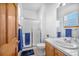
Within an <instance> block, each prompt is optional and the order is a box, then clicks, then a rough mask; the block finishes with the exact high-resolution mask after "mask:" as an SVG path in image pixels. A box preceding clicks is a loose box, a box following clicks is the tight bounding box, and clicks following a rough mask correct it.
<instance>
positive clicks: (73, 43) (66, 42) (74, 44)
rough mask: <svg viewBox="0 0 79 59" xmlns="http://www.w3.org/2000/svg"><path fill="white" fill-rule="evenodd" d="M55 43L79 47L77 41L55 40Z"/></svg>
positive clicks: (70, 47)
mask: <svg viewBox="0 0 79 59" xmlns="http://www.w3.org/2000/svg"><path fill="white" fill-rule="evenodd" d="M55 44H56V45H58V46H61V47H63V48H67V49H78V48H79V47H78V45H77V44H76V42H75V41H71V42H68V41H65V40H55Z"/></svg>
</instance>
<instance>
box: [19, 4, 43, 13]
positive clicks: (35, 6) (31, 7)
mask: <svg viewBox="0 0 79 59" xmlns="http://www.w3.org/2000/svg"><path fill="white" fill-rule="evenodd" d="M20 5H21V6H22V8H23V9H27V10H32V11H38V10H39V9H40V7H41V6H42V3H22V4H20Z"/></svg>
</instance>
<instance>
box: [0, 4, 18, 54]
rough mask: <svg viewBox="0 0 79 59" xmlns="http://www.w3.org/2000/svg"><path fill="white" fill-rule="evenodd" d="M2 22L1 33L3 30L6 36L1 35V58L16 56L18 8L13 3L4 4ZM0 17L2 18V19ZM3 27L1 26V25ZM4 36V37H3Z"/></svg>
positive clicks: (2, 6)
mask: <svg viewBox="0 0 79 59" xmlns="http://www.w3.org/2000/svg"><path fill="white" fill-rule="evenodd" d="M0 6H1V7H0V8H1V9H0V10H1V11H0V12H2V13H1V16H3V17H2V18H1V20H0V22H2V23H3V25H2V26H3V27H2V26H0V28H1V29H0V31H1V30H2V29H3V31H4V34H0V38H1V39H2V38H3V37H4V38H3V39H2V40H1V39H0V42H1V43H0V45H1V46H0V55H1V56H15V55H17V53H18V51H17V50H18V49H17V47H18V37H17V28H18V27H17V6H16V5H15V4H13V3H9V4H2V5H0ZM1 16H0V17H1ZM0 25H1V24H0ZM1 36H2V37H1Z"/></svg>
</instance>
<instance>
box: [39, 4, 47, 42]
mask: <svg viewBox="0 0 79 59" xmlns="http://www.w3.org/2000/svg"><path fill="white" fill-rule="evenodd" d="M45 7H46V6H45V5H44V4H43V5H42V6H41V8H40V10H39V12H38V16H39V19H40V29H41V42H44V39H45V38H46V19H45V18H46V17H45V15H46V12H45Z"/></svg>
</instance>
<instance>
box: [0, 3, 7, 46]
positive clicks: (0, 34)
mask: <svg viewBox="0 0 79 59" xmlns="http://www.w3.org/2000/svg"><path fill="white" fill-rule="evenodd" d="M5 43H6V4H2V3H0V46H1V45H3V44H5Z"/></svg>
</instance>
